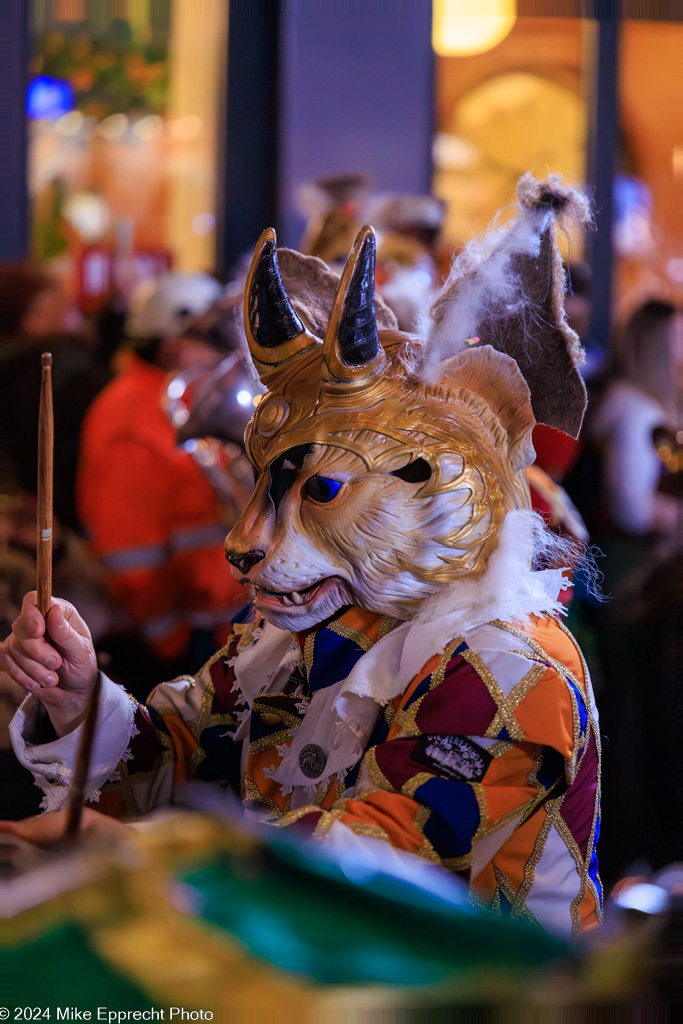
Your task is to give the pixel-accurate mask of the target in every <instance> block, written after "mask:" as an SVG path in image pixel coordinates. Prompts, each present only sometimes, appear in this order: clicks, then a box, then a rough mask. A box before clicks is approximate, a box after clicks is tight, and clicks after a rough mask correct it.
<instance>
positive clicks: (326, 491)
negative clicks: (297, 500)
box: [304, 476, 341, 505]
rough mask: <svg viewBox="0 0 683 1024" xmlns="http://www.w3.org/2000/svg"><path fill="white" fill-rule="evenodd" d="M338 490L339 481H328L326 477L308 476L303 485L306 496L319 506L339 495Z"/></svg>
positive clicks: (339, 486)
mask: <svg viewBox="0 0 683 1024" xmlns="http://www.w3.org/2000/svg"><path fill="white" fill-rule="evenodd" d="M340 488H341V481H340V480H330V478H329V477H327V476H310V477H309V478H308V480H307V481H306V483H305V484H304V491H305V492H306V495H307V496H308V497H309V498H311V500H312V501H317V502H318V503H319V504H321V505H325V504H327V502H328V501H332V499H333V498H334V497H336V495H337V494H339V491H340Z"/></svg>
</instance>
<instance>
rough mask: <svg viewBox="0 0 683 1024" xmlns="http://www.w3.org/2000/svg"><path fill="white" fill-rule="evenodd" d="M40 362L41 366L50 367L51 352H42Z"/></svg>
mask: <svg viewBox="0 0 683 1024" xmlns="http://www.w3.org/2000/svg"><path fill="white" fill-rule="evenodd" d="M40 361H41V363H42V365H43V366H52V352H43V354H42V356H41V357H40Z"/></svg>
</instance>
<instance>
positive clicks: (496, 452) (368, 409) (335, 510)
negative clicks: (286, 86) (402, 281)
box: [226, 175, 588, 630]
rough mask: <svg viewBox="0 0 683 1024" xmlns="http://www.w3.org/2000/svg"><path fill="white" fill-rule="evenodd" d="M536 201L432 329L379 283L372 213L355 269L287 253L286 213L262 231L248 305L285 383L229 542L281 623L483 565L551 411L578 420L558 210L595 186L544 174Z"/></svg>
mask: <svg viewBox="0 0 683 1024" xmlns="http://www.w3.org/2000/svg"><path fill="white" fill-rule="evenodd" d="M519 199H520V211H519V214H518V217H517V219H516V221H515V222H514V223H513V224H512V226H511V227H509V228H506V229H504V230H502V231H499V232H496V233H493V234H490V235H489V236H487V237H486V238H485V240H484V244H483V245H481V244H480V245H479V246H478V248H477V249H476V251H473V250H466V252H465V254H464V255H463V256H462V257H461V258H460V259H459V261H458V262H456V264H455V266H454V269H453V271H452V273H451V275H450V277H449V278H448V280H447V281H446V284H445V285H444V288H443V289H442V292H441V294H440V295H439V296H438V298H437V300H436V302H435V303H434V306H433V307H432V311H431V314H430V316H431V319H430V322H429V324H428V325H427V326H426V328H425V330H424V331H423V332H422V336H420V337H418V336H415V335H408V334H404V333H400V332H398V331H397V330H396V329H395V320H394V319H393V315H392V314H391V313H390V312H389V311H388V310H387V308H386V307H385V306H384V305H383V303H381V300H379V299H377V300H376V299H375V294H374V267H375V237H374V233H373V231H372V229H371V228H369V227H365V228H363V229H362V231H361V232H360V233H359V235H358V237H357V239H356V242H355V245H354V247H353V250H352V252H351V255H350V256H349V259H348V261H347V264H346V267H345V269H344V272H343V274H342V276H341V278H340V279H338V280H337V278H336V275H333V274H331V272H330V271H329V270H328V269H327V267H326V266H325V264H323V263H322V262H321V261H320V260H317V259H315V258H311V257H303V256H300V255H299V254H298V253H294V252H291V251H289V250H280V252H279V254H278V251H277V249H276V240H275V232H274V231H273V230H272V229H268V230H267V231H265V232H264V233H263V235H262V236H261V238H260V239H259V242H258V244H257V246H256V250H255V252H254V257H253V260H252V263H251V267H250V270H249V275H248V278H247V283H246V290H245V300H244V317H245V330H246V335H247V340H248V342H249V349H250V352H251V357H252V360H253V362H254V365H255V367H256V370H257V372H258V374H259V376H260V378H261V381H262V382H263V384H264V385H265V387H266V388H267V391H266V393H265V394H264V395H263V397H262V399H261V401H260V403H259V405H258V407H257V409H256V412H255V413H254V416H253V417H252V419H251V421H250V423H249V425H248V427H247V433H246V448H247V454H248V456H249V459H250V460H251V462H252V464H253V466H254V470H255V476H256V487H255V490H254V494H253V496H252V498H251V501H250V502H249V504H248V506H247V508H246V509H245V511H244V513H243V515H242V517H241V518H240V520H239V521H238V523H237V524H236V526H235V527H234V529H233V530H232V531H231V533H230V534H229V536H228V538H227V540H226V554H227V557H228V559H229V561H230V562H231V564H232V566H233V572H234V573H235V575H236V576H237V578H239V579H241V580H244V581H248V582H249V583H251V584H253V586H254V591H255V603H256V606H257V607H258V608H259V609H260V610H261V611H262V612H263V613H264V614H265V615H266V617H267V618H268V619H269V620H270V621H272V622H274V623H275V624H276V625H278V626H281V627H282V628H285V629H295V630H301V629H305V628H308V627H310V626H311V625H313V624H315V623H317V622H320V621H322V620H324V619H325V618H327V617H328V616H329V615H331V614H332V613H333V612H335V611H336V610H338V609H339V608H340V607H342V606H344V605H347V604H357V605H360V606H361V607H364V608H368V609H370V610H374V611H377V612H381V613H383V614H386V615H390V616H393V617H396V618H401V619H405V618H408V617H410V616H412V615H413V614H414V613H415V612H416V610H417V609H418V607H419V605H420V604H421V602H422V601H424V600H425V599H426V598H427V597H430V596H432V595H433V594H435V593H436V592H437V591H438V590H439V589H440V588H442V587H444V586H446V585H448V584H451V583H453V582H454V581H456V580H458V579H459V578H462V577H463V576H469V575H479V574H481V573H482V572H483V570H484V569H485V566H486V563H487V560H488V557H489V555H490V554H491V552H492V551H493V550H494V548H495V546H496V543H497V537H498V533H499V530H500V527H501V524H502V522H503V519H504V517H505V514H506V512H508V511H510V510H512V509H518V508H527V507H528V506H529V496H528V489H527V484H526V475H525V470H526V468H527V466H529V465H530V463H531V462H532V461H533V458H534V452H533V447H532V445H531V430H532V428H533V426H534V423H535V422H536V421H537V420H539V421H541V422H544V423H548V424H550V425H553V426H556V427H559V428H560V429H562V430H565V431H566V432H568V433H571V434H573V435H574V436H576V434H578V430H579V428H580V425H581V420H582V417H583V410H584V407H585V389H584V387H583V383H582V381H581V377H580V375H579V373H578V371H577V369H576V364H577V362H578V361H579V357H580V354H581V349H580V345H579V342H578V338H577V337H576V335H575V334H574V332H573V331H571V329H570V328H569V327H568V325H567V323H566V320H565V316H564V311H563V296H564V290H565V281H564V270H563V268H562V263H561V260H560V256H559V253H558V251H557V247H556V242H555V221H556V219H557V218H558V217H562V218H563V219H565V220H567V219H571V218H573V219H575V220H584V219H586V218H587V216H588V210H587V204H586V201H585V199H584V197H583V196H582V195H581V193H578V192H576V191H573V190H569V189H567V188H565V187H564V186H562V184H561V182H560V181H559V180H557V179H550V180H549V181H548V182H545V183H540V182H537V181H535V180H534V179H533V178H531V176H529V175H527V176H525V178H523V179H522V181H521V182H520V186H519ZM283 278H284V280H283ZM335 286H336V287H335Z"/></svg>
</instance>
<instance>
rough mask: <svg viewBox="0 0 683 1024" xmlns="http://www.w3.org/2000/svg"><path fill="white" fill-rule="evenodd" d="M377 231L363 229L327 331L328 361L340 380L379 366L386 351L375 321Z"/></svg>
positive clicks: (329, 367) (338, 291) (349, 259)
mask: <svg viewBox="0 0 683 1024" xmlns="http://www.w3.org/2000/svg"><path fill="white" fill-rule="evenodd" d="M375 249H376V242H375V233H374V231H373V230H372V228H371V227H368V226H367V225H366V227H364V228H362V229H361V231H360V232H359V234H358V237H357V238H356V241H355V243H354V246H353V249H352V250H351V255H350V256H349V258H348V260H347V263H346V266H345V268H344V273H343V274H342V277H341V281H340V282H339V287H338V288H337V294H336V296H335V300H334V307H333V309H332V315H331V316H330V322H329V324H328V328H327V331H326V333H325V362H326V364H327V367H328V370H329V371H330V372H331V373H332V375H333V377H335V378H336V379H337V380H341V381H345V380H350V379H352V378H354V379H355V378H356V377H358V376H359V374H360V375H364V374H365V369H366V368H367V369H371V368H372V370H375V369H378V368H379V366H380V364H381V363H383V362H384V351H383V349H382V345H381V342H380V340H379V334H378V332H377V323H376V320H375Z"/></svg>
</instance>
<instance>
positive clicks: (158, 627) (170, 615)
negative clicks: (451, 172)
mask: <svg viewBox="0 0 683 1024" xmlns="http://www.w3.org/2000/svg"><path fill="white" fill-rule="evenodd" d="M179 619H180V615H179V614H178V612H175V611H172V612H165V613H164V614H163V615H159V616H158V617H157V618H156V619H150V620H149V621H148V622H143V623H142V624H141V626H140V631H141V633H142V634H143V636H146V637H148V638H149V639H150V640H158V639H159V637H162V636H163V635H164V634H165V633H170V631H171V630H172V629H173V627H174V626H175V625H176V623H177V622H178V620H179Z"/></svg>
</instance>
